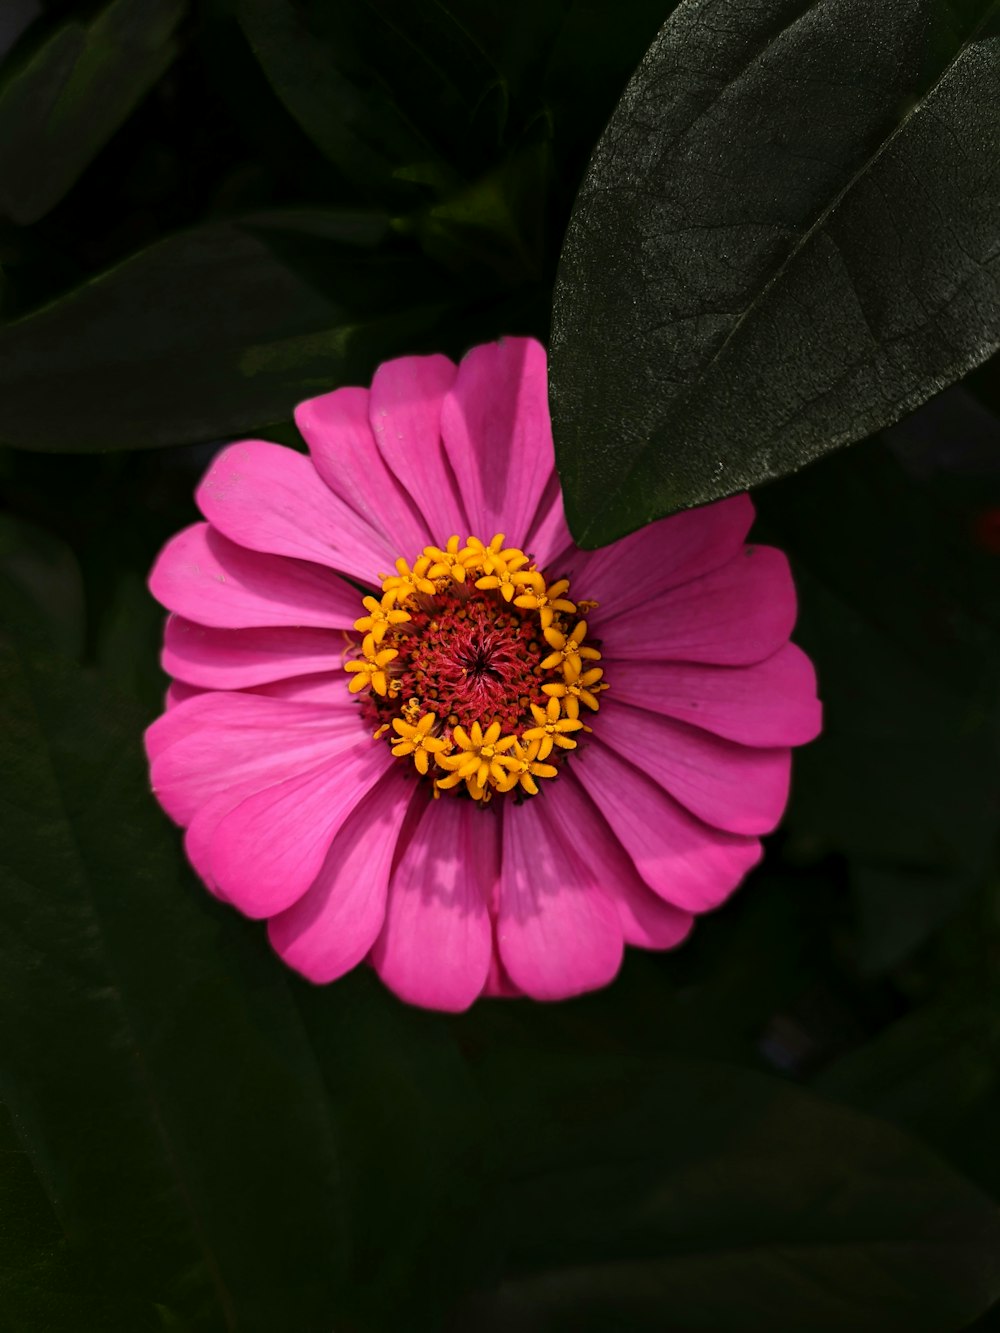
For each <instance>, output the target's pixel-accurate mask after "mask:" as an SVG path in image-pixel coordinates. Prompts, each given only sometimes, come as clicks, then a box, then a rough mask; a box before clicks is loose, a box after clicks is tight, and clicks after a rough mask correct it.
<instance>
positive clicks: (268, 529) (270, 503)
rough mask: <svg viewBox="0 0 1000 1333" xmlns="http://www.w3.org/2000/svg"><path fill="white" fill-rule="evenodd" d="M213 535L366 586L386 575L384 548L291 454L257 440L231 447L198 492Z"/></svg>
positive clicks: (388, 556) (387, 547)
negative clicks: (327, 568) (215, 531)
mask: <svg viewBox="0 0 1000 1333" xmlns="http://www.w3.org/2000/svg"><path fill="white" fill-rule="evenodd" d="M195 498H196V499H197V501H198V508H199V509H200V510H201V512H202V513H203V514H204V515H205V517H206V518H207V519H208V521H209V522H210V523H211V524H212V526H213V527H214V528H217V529H218V531H219V532H221V533H222V534H223V535H224V536H226V537H228V538H229V539H230V540H231V541H234V542H237V543H238V544H239V545H240V546H246V547H249V549H250V550H251V551H264V552H266V553H267V554H269V555H284V556H291V557H292V558H293V559H296V560H313V561H316V562H318V563H319V564H321V565H328V566H330V567H331V568H332V569H336V570H339V571H340V572H341V573H344V574H348V575H349V576H350V577H351V578H356V579H359V580H360V581H361V582H362V583H366V584H368V585H369V586H373V585H374V584H375V583H376V582H377V581H378V574H379V572H380V571H385V570H388V569H390V568H391V567H392V562H393V561H394V560H395V558H396V554H397V553H396V551H395V549H394V547H393V545H392V543H391V542H390V541H388V539H387V538H386V537H384V536H383V535H382V534H381V533H379V532H376V531H375V530H374V529H373V528H371V527H369V525H368V524H367V523H366V522H365V521H364V520H363V519H361V518H359V517H358V515H357V514H355V512H354V510H353V509H350V508H349V507H348V506H347V505H346V504H344V502H343V500H340V499H338V498H337V496H335V495H334V494H333V492H332V491H331V490H330V488H329V487H328V486H326V485H324V483H323V482H322V481H321V480H320V477H319V474H318V473H317V471H316V469H315V468H314V467H313V465H312V463H311V462H310V461H309V459H308V458H306V457H305V456H304V455H303V454H297V453H296V452H295V450H294V449H285V448H283V447H282V446H281V445H278V444H266V443H265V442H264V441H263V440H243V441H242V442H241V443H240V444H231V445H230V446H229V447H228V448H227V449H223V450H222V452H221V453H219V454H217V455H216V456H215V458H214V459H213V460H212V466H211V467H210V468H209V469H208V472H207V473H206V474H205V476H204V478H203V479H202V482H201V485H200V486H199V487H198V490H197V492H196V495H195Z"/></svg>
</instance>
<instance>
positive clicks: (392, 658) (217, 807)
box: [147, 338, 820, 1010]
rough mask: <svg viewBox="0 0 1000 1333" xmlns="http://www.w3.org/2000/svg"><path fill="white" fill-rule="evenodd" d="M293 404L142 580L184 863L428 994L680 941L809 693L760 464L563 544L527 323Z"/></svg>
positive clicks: (213, 479)
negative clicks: (152, 626)
mask: <svg viewBox="0 0 1000 1333" xmlns="http://www.w3.org/2000/svg"><path fill="white" fill-rule="evenodd" d="M296 420H297V422H298V426H299V429H300V430H301V432H302V434H303V436H304V437H305V440H306V442H307V444H308V446H309V456H308V457H306V456H304V455H302V454H299V453H296V452H294V451H293V450H291V449H286V448H281V447H279V446H278V445H274V444H265V443H263V442H262V441H259V440H248V441H244V442H242V443H240V444H233V445H230V446H229V447H228V448H227V449H224V450H223V451H222V452H221V453H220V454H219V455H218V456H217V457H216V459H215V460H214V462H213V463H212V465H211V467H210V468H209V471H208V473H207V475H206V477H205V479H204V480H203V482H202V483H201V486H200V487H199V489H198V495H197V499H198V505H199V508H200V509H201V512H202V513H203V514H204V516H205V519H206V520H207V522H204V523H198V524H195V525H194V526H193V527H190V528H188V529H187V530H186V531H184V532H181V533H179V534H178V535H177V536H176V537H175V538H174V539H173V540H172V541H171V542H169V543H168V544H167V546H166V548H165V549H164V550H163V552H162V553H161V555H160V557H159V559H158V560H157V563H156V566H155V568H154V570H153V573H152V576H151V580H150V586H151V588H152V591H153V594H154V595H155V596H156V597H157V598H158V600H159V601H160V602H162V604H163V605H164V606H165V607H167V608H168V610H169V611H170V612H172V614H171V616H170V618H169V620H168V622H167V628H166V642H165V647H164V653H163V663H164V667H165V669H166V670H167V671H168V672H169V673H170V675H171V676H173V677H174V684H173V685H172V687H171V698H170V706H169V708H168V711H167V712H166V713H165V715H164V716H163V717H161V718H159V719H158V720H157V721H156V722H154V723H153V725H152V726H151V727H150V728H149V731H148V733H147V743H148V750H149V756H150V762H151V765H152V779H153V786H154V789H155V791H156V795H157V796H158V798H159V800H160V802H161V803H162V805H163V807H164V809H165V810H166V811H167V813H168V814H169V815H170V816H171V817H172V818H173V819H174V820H176V821H177V823H179V824H181V825H182V826H183V827H184V828H185V829H186V830H187V833H186V848H187V853H188V856H189V857H190V859H191V862H192V864H193V865H194V866H195V868H196V869H197V871H198V873H199V874H200V875H201V877H202V878H203V879H204V881H205V883H206V884H207V885H208V886H209V888H210V889H211V890H212V892H213V893H215V894H216V895H217V896H218V897H219V898H222V899H224V900H225V901H226V902H229V903H231V904H232V905H233V906H234V907H236V908H238V909H239V910H240V911H241V912H244V913H245V914H246V915H248V916H251V917H266V918H267V919H268V929H269V933H270V938H271V941H272V943H273V945H274V947H275V949H276V950H277V951H278V953H279V954H280V955H281V956H282V958H284V959H285V961H286V962H287V963H289V964H290V965H291V966H292V967H294V968H296V969H298V970H299V971H300V972H302V973H303V974H304V975H305V976H307V977H309V978H310V979H311V980H313V981H316V982H327V981H331V980H333V979H334V978H335V977H339V976H341V975H342V974H343V973H344V972H346V971H348V970H349V969H350V968H352V967H354V966H356V965H357V964H358V963H360V962H362V961H363V960H364V959H366V958H367V959H370V961H371V962H372V964H373V965H374V967H375V968H376V970H377V971H378V973H379V975H380V976H381V977H382V979H383V981H384V982H385V983H386V984H387V985H388V986H389V987H391V988H392V990H393V991H395V992H396V994H397V995H399V996H401V997H402V998H403V999H404V1000H408V1001H410V1002H411V1003H414V1004H419V1005H426V1006H428V1007H431V1008H436V1009H448V1010H460V1009H464V1008H466V1007H467V1006H468V1005H470V1004H471V1003H472V1002H473V1001H474V1000H475V999H476V998H477V996H480V995H484V994H485V995H497V994H515V993H523V994H526V995H529V996H533V997H535V998H536V999H559V998H562V997H565V996H569V995H575V994H578V993H579V992H581V991H586V990H590V989H593V988H594V987H598V986H603V985H605V984H606V983H607V982H609V981H611V979H612V978H613V977H614V976H615V974H616V972H617V970H618V968H619V965H620V963H621V958H622V949H623V945H624V944H632V945H637V946H639V947H640V948H646V949H668V948H671V947H673V946H674V945H676V944H678V943H679V942H680V941H681V940H683V939H684V937H685V936H686V935H687V933H688V931H689V930H690V929H691V925H692V922H693V919H694V917H695V915H697V914H698V913H700V912H706V911H709V910H711V909H712V908H714V907H717V906H718V905H719V904H720V903H721V902H723V901H724V899H725V898H726V897H728V895H729V894H730V893H731V892H732V891H733V889H734V888H735V887H736V886H737V885H738V884H739V882H740V880H741V879H742V878H743V876H744V875H745V874H746V873H747V871H748V870H749V869H750V868H751V866H753V865H754V864H756V862H757V860H758V859H759V857H760V855H761V845H760V842H759V838H760V835H761V834H763V833H767V832H769V831H770V830H771V829H773V828H774V826H775V825H776V823H777V822H778V819H779V818H780V816H781V813H782V810H783V809H784V806H785V801H786V798H787V794H788V780H789V767H790V757H791V751H790V747H791V746H793V745H799V744H801V743H803V742H805V741H808V740H810V739H811V738H812V737H814V736H815V735H816V733H817V731H818V730H819V725H820V709H819V704H818V702H817V699H816V689H815V678H814V675H813V671H812V668H811V666H810V664H809V661H808V659H807V658H806V657H805V656H804V654H803V653H802V652H800V651H799V649H798V648H796V647H795V646H794V645H792V644H791V643H789V641H788V640H789V634H790V633H791V630H792V624H793V621H794V618H795V592H794V588H793V585H792V579H791V575H790V573H789V569H788V564H787V561H786V560H785V557H784V556H783V555H782V554H781V553H780V552H778V551H776V550H773V549H770V548H768V547H761V546H748V545H746V544H745V538H746V535H747V531H748V529H749V527H750V523H751V520H752V518H753V507H752V505H751V503H750V500H749V498H748V497H747V496H745V495H741V496H736V497H734V498H732V499H729V500H724V501H721V502H720V503H718V504H714V505H710V506H708V507H707V508H703V509H697V510H691V511H689V512H687V513H682V514H678V515H676V516H675V517H673V518H669V519H663V520H661V521H660V522H657V523H653V524H652V525H650V526H649V527H647V528H644V529H642V530H641V531H639V532H637V533H634V534H633V535H632V536H630V537H626V538H624V539H623V540H622V541H619V542H616V543H615V544H614V545H613V546H609V547H605V548H604V549H602V550H599V551H594V552H585V551H580V550H578V549H577V548H576V546H575V545H574V544H573V541H572V539H571V537H570V534H569V531H568V529H567V527H566V523H565V519H564V516H563V506H562V496H561V493H560V490H559V484H558V481H557V478H556V474H555V471H554V464H553V451H552V436H551V430H550V425H549V414H548V405H547V383H546V364H545V352H544V350H543V348H542V347H541V346H540V345H539V344H538V343H537V342H533V341H530V340H527V339H518V338H510V339H507V340H505V341H503V342H500V343H496V344H489V345H487V346H484V347H477V348H474V349H473V351H471V352H470V353H469V354H468V356H466V357H465V359H464V360H463V361H462V363H461V365H460V366H458V367H457V368H456V367H455V366H454V365H453V364H452V363H451V362H450V361H449V360H447V359H446V358H445V357H443V356H429V357H405V358H402V359H400V360H397V361H390V362H388V363H386V364H385V365H383V366H382V367H380V369H379V370H378V372H377V373H376V375H375V378H374V381H373V383H372V386H371V389H370V390H368V389H353V388H351V389H338V390H336V391H335V392H333V393H328V394H324V395H322V396H321V397H319V398H314V399H311V400H310V401H309V402H306V403H303V404H302V405H301V406H300V407H299V409H298V411H297V413H296ZM567 580H568V582H567ZM356 585H357V586H356ZM363 599H364V600H363ZM345 668H346V670H345Z"/></svg>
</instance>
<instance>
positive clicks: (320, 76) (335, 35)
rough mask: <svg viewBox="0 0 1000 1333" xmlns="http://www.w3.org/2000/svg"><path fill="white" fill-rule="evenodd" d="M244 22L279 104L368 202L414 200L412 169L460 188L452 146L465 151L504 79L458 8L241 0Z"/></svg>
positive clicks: (385, 0) (395, 1) (396, 1)
mask: <svg viewBox="0 0 1000 1333" xmlns="http://www.w3.org/2000/svg"><path fill="white" fill-rule="evenodd" d="M237 13H238V15H239V20H240V23H241V25H242V27H243V29H244V31H245V33H246V35H247V39H248V41H249V42H250V45H251V46H252V47H253V50H254V52H255V54H256V56H257V58H258V59H259V60H260V62H261V65H262V66H263V69H264V71H265V73H266V74H267V77H268V79H269V80H270V82H271V84H272V85H273V87H274V89H275V91H276V92H277V94H278V96H279V97H280V98H281V99H282V101H283V102H284V103H285V105H286V106H287V107H288V109H289V111H291V113H292V115H293V116H295V118H296V120H298V122H299V124H300V125H301V126H302V128H303V129H304V130H305V132H306V133H307V134H308V135H309V136H310V137H311V138H312V139H313V141H314V142H315V143H316V144H317V145H318V147H319V148H321V149H322V151H323V152H324V153H325V154H326V156H327V157H328V158H329V159H330V161H331V162H333V163H334V164H335V165H336V166H337V167H339V168H340V170H341V171H343V173H344V174H345V175H346V176H347V177H348V179H350V180H351V181H352V182H353V183H354V184H355V185H356V186H358V187H359V188H360V189H361V190H363V191H364V192H365V193H366V194H367V196H368V197H369V198H371V199H375V200H385V201H389V200H392V199H395V200H401V199H403V200H405V199H408V198H412V197H413V190H412V189H407V188H406V187H405V186H404V185H403V175H401V174H400V169H401V168H404V167H408V168H412V167H415V166H420V167H421V168H423V169H425V170H426V169H428V168H433V169H434V171H435V172H436V173H438V174H440V175H441V176H442V177H443V178H444V179H447V178H449V176H450V168H451V166H452V159H453V157H454V155H455V154H454V152H452V153H449V154H448V155H447V156H443V155H442V152H441V148H442V146H444V147H450V148H452V149H453V150H454V149H456V148H457V146H458V145H460V144H461V143H462V140H463V138H464V137H465V136H466V134H467V132H468V127H469V124H470V121H471V120H472V118H473V115H474V113H475V110H476V105H477V102H478V99H479V97H480V96H481V95H482V90H483V87H484V86H488V84H489V82H490V81H491V80H493V79H495V77H496V75H495V72H494V71H493V69H492V66H491V64H490V62H489V61H488V60H487V58H486V57H485V55H484V53H483V51H482V49H481V48H480V47H479V46H478V45H477V43H476V42H475V41H474V40H473V39H472V38H471V37H470V35H469V34H468V32H467V31H466V30H465V28H464V27H463V26H462V25H461V24H460V23H458V22H457V21H456V20H455V19H454V18H453V17H452V15H451V14H449V12H448V6H447V5H445V4H434V5H429V6H428V5H424V6H414V5H412V4H409V3H400V0H375V2H374V3H371V4H362V5H346V6H341V5H324V4H322V3H319V0H306V3H292V0H238V2H237ZM442 141H443V145H442Z"/></svg>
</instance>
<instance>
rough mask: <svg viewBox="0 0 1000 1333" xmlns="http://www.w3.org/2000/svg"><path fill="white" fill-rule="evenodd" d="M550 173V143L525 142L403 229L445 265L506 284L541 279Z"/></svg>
mask: <svg viewBox="0 0 1000 1333" xmlns="http://www.w3.org/2000/svg"><path fill="white" fill-rule="evenodd" d="M551 174H552V149H551V145H550V144H549V143H548V141H544V140H543V141H541V142H539V143H533V144H529V145H527V146H526V147H524V148H523V149H522V150H521V151H520V152H518V153H515V154H514V155H513V156H512V157H511V158H509V159H508V160H507V161H506V162H504V163H503V164H502V165H501V166H499V167H497V168H496V169H495V170H493V171H491V172H488V173H487V174H486V175H485V176H482V177H480V178H479V179H478V180H476V181H474V182H473V183H472V184H471V185H469V186H467V187H465V188H462V189H459V190H457V191H455V192H454V193H452V194H449V195H448V196H447V197H445V198H443V199H442V200H440V202H437V203H434V204H432V205H430V206H429V207H428V208H427V209H425V210H423V212H421V213H419V214H418V215H417V216H416V218H415V219H414V220H413V221H412V222H411V221H410V220H409V219H407V220H406V221H405V222H404V223H402V224H401V229H406V230H409V229H411V228H412V229H413V230H414V231H415V233H416V235H417V237H418V239H419V240H420V243H421V245H422V247H423V249H424V250H425V252H426V253H427V254H428V255H430V256H431V258H433V259H436V260H437V261H438V262H439V263H440V264H442V265H443V266H444V267H446V268H449V269H453V270H455V271H457V272H461V271H463V270H466V269H470V268H471V269H473V270H475V269H484V270H488V271H492V272H494V273H497V274H499V275H500V277H501V279H503V280H505V281H506V282H507V283H508V284H509V285H510V286H516V285H517V284H518V283H519V282H522V281H525V280H534V281H539V280H540V279H541V278H542V276H543V270H544V265H545V254H544V248H545V214H546V204H547V202H548V198H549V193H550V190H551Z"/></svg>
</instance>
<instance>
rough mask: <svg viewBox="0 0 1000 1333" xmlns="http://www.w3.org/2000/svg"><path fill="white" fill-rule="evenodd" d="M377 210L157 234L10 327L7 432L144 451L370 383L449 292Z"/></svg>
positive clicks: (2, 384) (436, 314) (2, 339)
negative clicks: (387, 248)
mask: <svg viewBox="0 0 1000 1333" xmlns="http://www.w3.org/2000/svg"><path fill="white" fill-rule="evenodd" d="M384 229H385V222H384V219H382V218H380V217H378V216H375V215H370V214H357V213H322V212H321V213H311V212H308V211H294V210H292V211H288V212H285V213H267V214H254V215H251V216H248V217H244V218H242V219H239V220H236V221H233V222H218V223H209V224H206V225H205V226H203V227H200V228H198V229H196V230H194V231H189V232H185V233H182V234H181V235H179V236H175V237H171V238H170V239H168V240H164V241H161V242H159V243H158V244H157V245H154V246H152V247H151V248H150V249H149V250H146V251H144V252H143V253H141V254H139V255H136V256H135V257H134V258H133V259H130V260H127V261H126V262H125V263H124V264H122V265H120V266H119V267H118V268H115V269H112V270H111V271H110V272H109V273H106V274H103V275H102V276H101V277H99V278H97V279H95V280H94V281H92V282H89V283H87V284H86V285H85V286H83V287H81V288H79V289H78V290H77V291H75V292H72V293H70V295H69V296H66V297H64V298H62V300H59V301H56V302H55V303H54V304H53V305H50V306H48V307H46V308H45V309H43V310H41V311H39V312H37V313H36V314H33V315H30V316H28V317H27V318H25V319H22V320H19V321H18V322H16V323H14V324H9V325H7V326H6V327H5V328H2V329H0V440H3V442H5V443H7V444H11V445H15V446H16V447H18V448H22V449H42V450H52V451H68V452H75V451H79V450H87V451H89V450H101V449H144V448H155V447H159V446H162V445H169V444H183V443H189V442H194V441H199V440H211V439H217V438H219V437H220V436H226V435H234V434H237V433H240V432H243V431H252V430H256V429H261V428H263V427H266V425H267V424H268V423H270V422H274V421H281V420H285V419H287V418H288V417H289V416H290V415H291V410H292V408H293V406H294V405H295V404H296V403H297V402H299V401H300V400H301V399H303V398H307V397H309V396H310V395H311V394H316V393H321V392H324V391H326V390H328V389H332V388H335V387H336V386H337V385H338V384H343V383H345V382H349V381H352V380H354V381H357V382H367V380H368V379H369V378H370V375H371V372H372V370H373V369H374V367H375V365H376V364H377V363H378V361H379V360H382V359H383V358H385V357H387V356H390V355H393V354H394V353H398V352H401V351H403V350H411V344H412V343H413V342H414V341H415V340H418V339H421V338H423V339H426V338H427V336H428V331H429V330H431V329H433V327H434V325H435V323H436V321H437V320H438V319H439V318H440V316H441V315H442V314H443V313H444V312H445V310H446V309H447V308H448V306H449V301H450V300H452V299H453V298H452V296H451V294H450V293H449V292H448V290H447V289H445V288H443V287H442V283H441V279H440V278H439V277H437V278H436V277H435V276H434V275H433V274H430V275H429V274H428V273H427V272H426V271H425V268H424V267H423V266H422V265H421V264H420V263H419V262H415V261H411V260H408V259H401V258H399V257H396V256H392V255H389V254H385V253H382V252H380V251H377V250H376V249H374V246H375V243H376V242H377V240H378V239H379V237H380V236H381V235H383V234H384Z"/></svg>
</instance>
